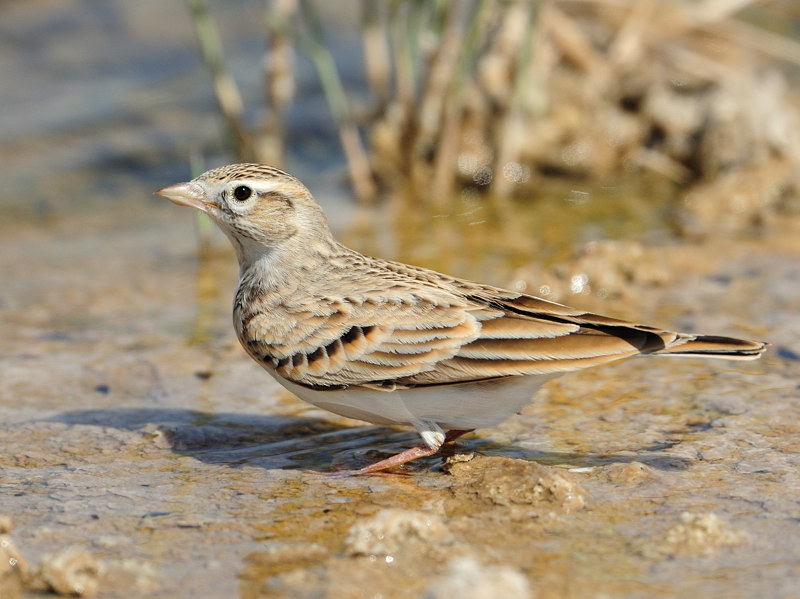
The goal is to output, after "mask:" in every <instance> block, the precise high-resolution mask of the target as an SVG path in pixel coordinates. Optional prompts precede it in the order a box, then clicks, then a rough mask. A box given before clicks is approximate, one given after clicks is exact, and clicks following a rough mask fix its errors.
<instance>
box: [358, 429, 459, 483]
mask: <svg viewBox="0 0 800 599" xmlns="http://www.w3.org/2000/svg"><path fill="white" fill-rule="evenodd" d="M439 430H440V431H441V429H439ZM472 430H474V429H468V430H450V431H447V433H446V434H445V435H444V439H443V440H442V441H441V443H439V444H437V445H429V444H427V443H425V444H423V445H417V446H416V447H412V448H411V449H406V450H405V451H403V452H400V453H398V454H397V455H393V456H391V457H389V458H386V459H385V460H381V461H380V462H375V463H374V464H370V465H369V466H364V467H363V468H359V469H358V470H348V471H347V472H346V474H352V475H360V474H373V473H375V472H381V471H383V470H387V469H388V468H394V467H395V466H401V465H402V464H407V463H408V462H412V461H414V460H417V459H419V458H425V457H428V456H430V455H433V454H435V453H436V452H438V451H439V449H441V447H442V445H444V444H445V443H450V442H451V441H455V440H456V439H458V438H459V437H460V436H461V435H465V434H467V433H469V432H472ZM440 434H441V433H440Z"/></svg>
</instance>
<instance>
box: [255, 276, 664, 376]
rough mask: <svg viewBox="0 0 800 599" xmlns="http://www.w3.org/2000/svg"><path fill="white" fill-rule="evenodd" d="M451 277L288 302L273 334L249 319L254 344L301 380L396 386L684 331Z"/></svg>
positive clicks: (540, 364)
mask: <svg viewBox="0 0 800 599" xmlns="http://www.w3.org/2000/svg"><path fill="white" fill-rule="evenodd" d="M443 285H444V283H442V282H441V281H439V282H438V285H437V286H430V287H428V286H420V285H418V284H417V285H414V286H408V287H405V286H401V285H399V286H395V287H393V288H391V289H389V290H381V291H375V292H366V293H363V292H362V293H354V294H349V295H347V296H341V297H336V298H320V297H316V298H313V299H311V298H310V299H309V301H307V302H300V303H297V304H295V305H289V306H285V308H284V310H285V311H286V313H285V314H284V315H283V316H282V317H280V318H277V319H276V317H275V315H274V314H271V315H270V316H269V320H270V322H271V325H270V330H269V335H268V337H269V338H268V339H266V338H265V336H266V335H259V334H258V330H257V329H258V327H259V322H258V320H257V319H251V320H250V321H248V322H247V323H245V326H246V327H249V329H250V331H249V333H248V334H247V335H246V337H247V338H249V339H250V340H251V341H250V345H251V347H250V348H249V350H250V351H251V353H252V354H254V355H257V356H258V357H260V359H262V360H265V361H266V360H271V362H272V366H273V367H274V368H275V370H276V372H277V373H278V374H279V375H280V376H282V377H284V378H286V379H289V380H290V381H293V382H295V383H298V384H301V385H306V386H314V387H331V386H351V385H362V386H379V387H388V388H391V387H393V386H394V385H401V386H416V385H442V384H450V383H456V382H466V381H479V380H486V379H493V378H498V377H504V376H511V375H524V374H555V373H559V372H564V371H569V370H577V369H579V368H583V367H587V366H592V365H595V364H600V363H603V362H608V361H611V360H614V359H618V358H622V357H626V356H630V355H633V354H637V353H640V352H642V351H653V350H656V349H659V348H663V347H664V346H665V345H666V344H668V343H670V342H671V341H672V340H673V339H674V337H675V334H673V333H666V332H662V331H657V330H656V329H649V328H648V327H640V326H638V325H633V324H631V323H626V322H623V321H618V320H613V319H609V318H604V317H600V316H596V315H592V314H587V313H584V312H579V311H576V310H573V309H571V308H568V307H566V306H561V305H559V304H554V303H552V302H548V301H545V300H540V299H537V298H534V297H531V296H526V295H520V294H518V293H514V292H510V291H504V290H501V289H495V288H491V287H486V286H478V285H474V286H473V287H469V288H466V289H460V288H458V287H457V286H454V285H451V284H448V285H445V286H444V287H443ZM470 285H472V284H470ZM276 320H278V321H280V322H283V323H284V325H283V328H282V329H281V330H278V329H276V325H275V321H276ZM259 339H261V340H262V341H263V342H259V341H258V340H259ZM278 340H279V341H278ZM254 343H255V344H256V345H258V346H259V347H253V344H254ZM259 353H260V354H261V355H259Z"/></svg>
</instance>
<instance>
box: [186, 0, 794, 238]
mask: <svg viewBox="0 0 800 599" xmlns="http://www.w3.org/2000/svg"><path fill="white" fill-rule="evenodd" d="M187 1H188V2H189V4H190V6H191V7H192V8H193V15H194V22H195V24H196V27H197V30H198V34H199V39H200V41H201V47H202V49H203V53H204V56H205V59H206V64H207V66H208V69H209V72H210V74H211V76H212V80H213V82H214V87H215V90H216V94H217V98H218V102H219V106H220V110H221V113H222V115H223V116H224V118H225V120H226V122H227V124H228V126H229V128H230V130H231V131H232V132H233V138H234V139H235V140H236V147H235V153H236V154H237V155H238V157H239V158H240V159H243V160H256V161H262V162H269V163H273V164H280V163H281V159H282V153H283V148H284V145H285V136H286V134H287V132H286V131H285V128H284V125H283V122H284V115H285V114H286V112H287V111H288V110H289V107H290V104H291V102H292V95H293V90H294V87H295V85H294V57H295V53H296V52H302V53H303V54H305V55H306V56H308V57H309V58H310V59H311V60H312V62H313V63H314V65H315V67H316V71H317V74H318V76H319V78H320V82H321V84H322V88H323V90H324V92H325V95H326V98H327V100H328V105H329V107H330V111H331V115H332V118H333V119H334V121H335V122H336V124H337V127H338V131H339V136H340V141H341V144H342V148H343V152H344V154H345V155H346V157H347V163H348V171H349V175H350V181H351V183H352V186H353V189H354V191H355V193H356V195H357V196H358V197H359V198H360V199H361V200H363V201H370V200H372V199H374V198H376V197H377V196H378V195H380V194H382V193H385V192H387V191H389V192H395V191H397V190H402V191H403V192H404V193H409V194H411V195H412V196H415V197H416V196H418V197H419V198H420V201H422V200H424V199H427V200H428V201H430V202H433V203H437V202H441V203H446V202H448V201H449V199H448V198H450V197H452V196H453V195H454V192H456V191H458V190H460V189H464V188H465V187H467V188H472V189H473V190H476V191H478V192H480V193H484V192H485V193H487V195H490V196H492V197H502V196H507V195H509V194H514V195H522V194H524V195H526V196H529V195H532V194H531V193H530V192H531V190H533V189H535V188H536V187H537V186H538V185H539V184H540V183H541V182H542V179H543V178H548V177H564V178H570V179H572V180H576V179H580V180H584V181H608V180H611V179H612V178H617V177H620V176H621V175H623V174H629V173H636V172H646V173H651V174H655V175H656V176H657V177H661V178H664V179H666V180H668V181H670V182H672V183H673V184H674V185H676V186H677V187H678V189H679V190H680V191H681V194H682V196H681V197H682V198H683V199H685V202H684V204H685V208H684V209H683V210H682V213H681V216H680V218H679V224H680V227H681V229H682V231H683V232H684V233H687V234H692V235H706V234H708V233H709V231H711V230H717V229H720V230H724V231H729V230H739V229H742V228H748V227H751V226H752V225H754V224H763V222H765V221H768V220H769V219H770V218H772V217H773V215H774V214H776V213H779V212H780V211H782V210H786V209H792V208H793V207H792V206H791V204H792V202H796V200H793V198H796V197H797V195H798V189H799V188H800V169H799V168H798V163H800V116H799V113H798V109H797V106H796V105H795V104H793V99H792V90H791V86H790V85H789V83H788V81H787V78H786V74H785V73H786V72H787V71H788V72H791V70H792V69H796V67H797V63H798V61H800V44H798V42H796V41H795V40H794V39H793V38H792V36H791V28H792V27H795V28H796V27H798V22H799V21H800V9H798V8H796V7H793V4H792V3H785V2H784V3H778V2H774V3H766V4H759V5H757V6H756V3H755V2H750V1H748V0H738V1H730V2H718V1H714V0H705V1H689V0H685V1H678V0H674V1H659V0H636V1H627V0H550V1H542V2H525V1H500V0H485V1H479V0H474V1H466V0H465V1H447V0H441V1H437V2H414V1H411V0H396V1H391V2H372V1H371V0H364V1H363V2H362V4H361V16H360V18H361V23H360V27H359V29H358V31H359V32H360V35H361V36H362V43H363V48H364V51H363V58H364V65H363V69H364V72H365V74H366V79H367V81H368V83H369V91H370V97H371V101H372V105H371V106H370V107H369V109H368V110H363V111H361V112H360V113H359V114H354V111H353V110H352V108H351V103H350V102H348V99H347V93H346V91H345V90H344V87H343V85H342V82H341V78H340V75H339V70H338V69H337V65H336V63H335V61H334V58H333V56H332V54H331V52H330V51H329V49H328V48H327V47H326V45H325V42H324V40H325V28H324V24H323V19H322V18H321V17H320V15H319V14H318V8H319V4H318V3H315V2H313V1H312V0H273V1H271V2H269V3H268V4H267V8H266V16H267V18H266V23H267V31H266V35H268V37H269V50H268V54H267V56H266V65H267V68H266V69H265V77H266V87H267V89H268V94H267V98H268V101H267V103H268V106H267V111H266V114H267V115H268V116H267V118H266V120H265V122H264V123H262V124H261V125H260V126H259V127H258V128H257V129H256V130H253V129H251V128H248V126H247V125H246V124H245V121H244V119H243V117H242V114H243V107H242V101H241V99H240V98H241V96H240V94H239V92H238V90H237V87H236V84H235V82H234V81H233V79H232V77H231V76H230V75H229V73H228V72H227V71H226V69H225V67H224V61H223V59H222V54H221V51H220V49H219V48H220V44H219V42H218V39H217V36H216V34H215V29H214V24H213V20H212V19H211V17H210V13H209V11H208V7H207V6H206V5H205V0H187ZM781 11H782V12H781ZM759 19H763V20H764V22H770V23H772V24H773V28H774V24H775V23H778V24H780V26H782V27H784V28H785V31H778V32H775V31H770V30H768V29H766V28H764V27H761V26H759V25H756V24H753V23H756V22H760V21H759ZM473 193H474V192H473ZM795 208H796V207H795ZM720 214H722V215H724V218H723V219H722V220H720V218H719V216H720Z"/></svg>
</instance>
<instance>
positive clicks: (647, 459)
mask: <svg viewBox="0 0 800 599" xmlns="http://www.w3.org/2000/svg"><path fill="white" fill-rule="evenodd" d="M47 420H48V421H50V422H60V423H63V424H68V425H88V426H99V427H110V428H116V429H120V430H127V431H141V432H142V434H144V435H147V436H149V437H153V438H155V437H160V436H163V438H164V439H166V441H167V443H168V444H169V447H170V448H171V450H172V451H173V452H174V453H176V454H180V455H187V456H191V457H193V458H195V459H197V460H200V461H202V462H206V463H211V464H222V465H225V466H229V467H237V466H242V465H245V464H247V465H250V466H256V467H261V468H264V469H270V470H271V469H302V470H319V471H326V470H330V469H331V468H333V469H352V468H359V467H361V466H364V465H367V464H369V463H372V462H375V461H377V460H379V459H382V458H385V457H387V456H389V455H392V454H395V453H398V452H400V451H403V450H404V449H408V448H409V447H411V446H413V445H416V444H418V443H419V442H420V439H419V436H418V435H417V433H416V432H415V431H413V430H400V429H395V428H389V427H381V426H373V425H365V426H343V425H340V424H337V423H335V422H332V421H328V420H324V419H319V418H301V417H293V416H259V415H253V414H240V413H210V412H202V411H197V410H188V409H187V410H184V409H158V408H149V409H145V408H142V409H138V408H108V409H96V410H75V411H69V412H63V413H61V414H58V415H56V416H53V417H51V418H48V419H47ZM663 449H665V447H664V446H658V447H656V446H647V447H638V448H633V447H631V448H627V449H626V452H625V455H617V454H609V453H602V454H601V453H567V452H547V451H537V450H531V449H527V448H523V447H520V446H517V445H507V444H500V443H497V442H495V441H492V440H491V439H489V438H485V437H480V436H476V435H470V436H468V437H465V438H462V439H459V440H458V441H457V442H456V443H455V444H449V445H447V446H445V447H443V448H442V451H441V452H440V453H439V454H438V455H436V456H432V457H430V458H426V459H423V460H419V461H418V462H419V463H418V464H415V465H414V466H411V468H412V469H414V468H416V469H420V468H422V469H424V470H427V469H429V468H430V467H432V466H434V465H436V464H439V463H440V462H441V459H442V456H447V455H449V454H452V453H454V452H465V451H466V452H469V451H474V452H477V453H481V454H484V455H490V456H504V457H511V458H515V459H522V460H531V461H536V462H539V463H542V464H551V465H552V464H569V465H570V466H572V467H575V468H582V467H596V466H603V465H607V464H614V463H629V462H640V463H643V464H646V465H648V466H650V467H652V468H655V469H658V470H673V471H674V470H685V469H687V468H688V467H689V465H690V464H691V461H690V460H687V459H685V458H680V457H677V456H672V455H669V454H667V453H664V452H663Z"/></svg>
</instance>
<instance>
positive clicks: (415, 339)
mask: <svg viewBox="0 0 800 599" xmlns="http://www.w3.org/2000/svg"><path fill="white" fill-rule="evenodd" d="M155 193H156V194H158V195H160V196H162V197H164V198H166V199H168V200H170V201H172V202H174V203H175V204H178V205H180V206H188V207H191V208H194V209H197V210H200V211H201V212H204V213H205V214H207V215H208V216H209V217H210V218H211V220H212V221H214V222H215V223H216V225H217V226H218V227H219V228H220V229H221V230H222V232H223V233H225V235H226V236H227V238H228V239H229V240H230V242H231V244H232V245H233V248H234V250H235V253H236V258H237V260H238V263H239V279H238V285H237V288H236V291H235V294H234V300H233V322H234V327H235V330H236V335H237V337H238V339H239V342H240V343H241V345H242V347H243V348H244V350H245V351H246V352H247V354H248V355H249V356H250V357H251V358H252V359H253V360H255V361H256V362H257V363H258V364H259V365H260V366H261V367H263V368H264V369H265V370H266V371H267V372H268V373H269V374H271V375H272V376H273V377H274V378H275V379H276V380H277V381H278V382H279V383H280V384H281V385H282V386H283V387H285V388H286V389H288V390H289V391H290V392H291V393H293V394H295V395H296V396H298V397H299V398H301V399H302V400H304V401H306V402H309V403H311V404H313V405H315V406H317V407H319V408H322V409H325V410H328V411H330V412H333V413H335V414H339V415H341V416H346V417H349V418H355V419H360V420H363V421H367V422H370V423H373V424H381V425H406V426H411V427H413V428H414V429H416V431H417V432H418V434H419V435H420V437H421V439H422V443H421V444H419V445H417V446H414V447H411V448H409V449H407V450H405V451H402V452H400V453H398V454H396V455H393V456H391V457H388V458H385V459H382V460H380V461H378V462H376V463H373V464H370V465H367V466H364V467H362V468H359V469H354V470H349V471H344V472H346V473H348V474H353V475H365V474H373V473H384V471H385V470H393V471H396V467H397V466H401V465H403V464H406V463H408V462H411V461H412V460H415V459H418V458H421V457H425V456H431V455H434V454H436V453H437V452H438V451H439V449H440V448H441V447H442V445H443V444H444V443H447V442H450V441H453V440H455V439H456V438H458V437H460V436H461V435H463V434H465V433H467V432H471V431H472V430H474V429H476V428H487V427H493V426H497V425H498V424H500V423H501V422H503V421H504V420H506V419H507V418H509V417H511V416H512V415H514V414H515V413H518V412H519V411H520V410H521V409H522V408H523V407H524V406H525V405H526V404H528V403H529V402H530V401H531V400H532V399H533V396H534V394H535V393H536V391H537V390H538V389H539V387H541V386H542V384H544V383H545V382H546V381H548V380H550V379H552V378H553V377H555V376H558V375H561V374H563V373H566V372H571V371H575V370H580V369H583V368H588V367H591V366H597V365H600V364H605V363H608V362H612V361H615V360H619V359H622V358H627V357H630V356H638V355H648V356H687V357H688V356H693V357H710V358H726V359H740V360H750V359H756V358H758V357H759V356H760V355H761V354H762V353H763V352H764V351H765V349H766V347H767V345H768V344H767V343H764V342H759V341H747V340H744V339H736V338H733V337H723V336H717V335H696V334H690V333H680V332H673V331H669V330H664V329H660V328H658V327H653V326H648V325H644V324H637V323H634V322H628V321H625V320H618V319H616V318H611V317H608V316H602V315H599V314H593V313H590V312H586V311H583V310H580V309H575V308H571V307H568V306H565V305H561V304H558V303H555V302H552V301H548V300H545V299H541V298H538V297H535V296H533V295H528V294H525V293H521V292H519V291H511V290H508V289H503V288H500V287H494V286H491V285H485V284H481V283H476V282H472V281H468V280H465V279H461V278H458V277H454V276H450V275H446V274H442V273H439V272H435V271H433V270H429V269H426V268H422V267H419V266H412V265H409V264H404V263H401V262H393V261H389V260H383V259H380V258H374V257H370V256H366V255H364V254H361V253H359V252H357V251H355V250H353V249H350V248H348V247H346V246H344V245H342V244H341V243H339V242H338V241H336V240H335V238H334V236H333V234H332V232H331V229H330V227H329V224H328V221H327V219H326V217H325V214H324V213H323V210H322V208H321V207H320V205H319V204H318V203H317V202H316V200H315V199H314V197H313V196H312V194H311V192H310V191H309V190H308V189H307V188H306V187H305V185H303V184H302V183H301V182H300V181H299V180H298V179H297V178H295V177H294V176H292V175H290V174H289V173H287V172H284V171H283V170H280V169H278V168H275V167H272V166H267V165H262V164H249V163H248V164H231V165H227V166H221V167H218V168H214V169H211V170H209V171H207V172H205V173H203V174H201V175H200V176H198V177H196V178H194V179H192V180H191V181H188V182H186V183H179V184H176V185H171V186H168V187H164V188H162V189H159V190H158V191H156V192H155Z"/></svg>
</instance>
